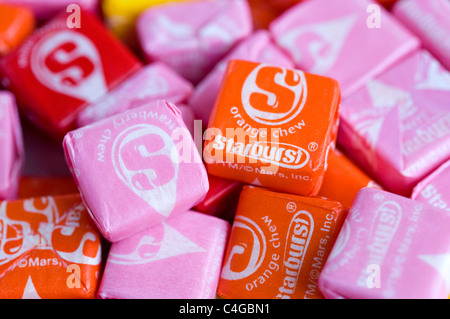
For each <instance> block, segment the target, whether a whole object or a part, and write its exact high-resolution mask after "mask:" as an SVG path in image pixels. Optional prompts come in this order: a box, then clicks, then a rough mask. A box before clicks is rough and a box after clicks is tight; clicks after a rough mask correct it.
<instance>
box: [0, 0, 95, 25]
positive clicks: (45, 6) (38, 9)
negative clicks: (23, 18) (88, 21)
mask: <svg viewBox="0 0 450 319" xmlns="http://www.w3.org/2000/svg"><path fill="white" fill-rule="evenodd" d="M0 3H5V4H11V5H20V6H23V7H27V8H29V9H30V10H31V11H32V12H33V14H34V15H35V17H36V18H37V19H39V20H40V21H44V20H47V19H50V18H52V17H53V16H55V15H57V14H60V13H62V12H66V10H67V8H68V7H69V6H70V5H74V4H75V5H78V6H80V8H82V9H83V10H86V11H89V12H91V13H93V14H96V13H97V11H98V5H99V0H0ZM69 9H70V7H69ZM69 12H73V10H72V11H70V10H69Z"/></svg>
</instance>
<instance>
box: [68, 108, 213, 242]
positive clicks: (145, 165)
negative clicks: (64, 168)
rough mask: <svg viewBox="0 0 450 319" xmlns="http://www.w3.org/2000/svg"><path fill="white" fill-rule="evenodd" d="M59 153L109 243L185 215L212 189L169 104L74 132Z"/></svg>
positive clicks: (182, 124)
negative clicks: (61, 154) (61, 152)
mask: <svg viewBox="0 0 450 319" xmlns="http://www.w3.org/2000/svg"><path fill="white" fill-rule="evenodd" d="M64 150H65V153H66V159H67V163H68V165H69V167H70V169H71V172H72V173H73V176H74V178H75V181H76V183H77V185H78V188H79V190H80V192H81V195H82V197H83V199H84V202H85V205H86V207H87V208H88V210H89V212H90V214H91V216H92V218H93V219H94V221H95V223H96V225H97V227H98V228H99V230H100V231H101V233H102V235H103V236H104V237H105V238H106V239H108V240H109V241H111V242H115V241H118V240H121V239H124V238H126V237H129V236H132V235H133V234H136V233H138V232H140V231H143V230H145V229H147V228H149V227H151V226H154V225H156V224H158V223H160V222H162V221H163V220H165V219H167V218H168V217H169V216H170V217H172V216H174V215H176V214H178V213H182V212H185V211H187V210H189V209H190V208H192V207H193V206H195V205H196V204H197V203H198V202H200V201H201V200H203V198H204V197H205V196H206V194H207V192H208V189H209V186H208V177H207V173H206V169H205V166H204V165H203V163H202V162H201V158H200V155H199V154H198V151H197V149H196V148H195V145H194V142H193V140H192V136H191V135H190V133H189V131H188V130H187V128H186V126H185V124H184V122H183V119H182V117H181V114H180V111H179V110H178V109H177V108H176V107H175V106H174V105H173V104H170V103H168V102H166V101H157V102H153V103H149V104H147V105H145V106H142V107H139V108H136V109H133V110H130V111H127V112H125V113H121V114H119V115H116V116H113V117H110V118H107V119H105V120H102V121H99V122H96V123H94V124H92V125H88V126H85V127H83V128H80V129H78V130H75V131H72V132H70V133H68V134H67V135H66V137H65V138H64ZM100 186H101V187H100Z"/></svg>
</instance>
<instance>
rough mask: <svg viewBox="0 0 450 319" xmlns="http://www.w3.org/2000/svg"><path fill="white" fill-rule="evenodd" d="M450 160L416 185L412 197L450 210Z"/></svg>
mask: <svg viewBox="0 0 450 319" xmlns="http://www.w3.org/2000/svg"><path fill="white" fill-rule="evenodd" d="M449 189H450V161H447V162H445V163H444V164H442V165H441V166H440V167H439V168H438V169H437V170H435V171H434V172H433V173H431V174H430V175H429V176H428V177H426V178H425V179H424V180H422V181H421V182H420V183H419V184H417V185H416V186H415V187H414V190H413V193H412V195H411V198H412V199H414V200H416V201H419V202H421V203H426V204H429V205H432V206H434V207H436V208H440V209H445V210H446V211H449V212H450V194H449V191H448V190H449Z"/></svg>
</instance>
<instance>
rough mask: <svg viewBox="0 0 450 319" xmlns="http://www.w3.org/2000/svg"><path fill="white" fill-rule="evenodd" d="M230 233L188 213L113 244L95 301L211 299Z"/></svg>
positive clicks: (221, 225)
mask: <svg viewBox="0 0 450 319" xmlns="http://www.w3.org/2000/svg"><path fill="white" fill-rule="evenodd" d="M229 228H230V226H229V223H228V222H226V221H224V220H222V219H219V218H216V217H212V216H207V215H204V214H201V213H197V212H195V211H187V212H185V213H183V214H180V215H178V216H176V217H174V218H170V219H168V220H167V221H164V222H162V223H160V224H158V225H156V226H154V227H152V228H150V229H148V230H145V231H143V232H141V233H139V234H136V235H133V236H132V237H130V238H127V239H124V240H121V241H119V242H116V243H113V244H112V245H111V249H110V251H109V255H108V259H107V262H106V266H105V271H104V274H103V277H102V282H101V285H100V289H99V293H98V298H102V299H214V298H215V297H216V289H217V284H218V281H219V275H220V267H221V264H222V258H223V255H224V252H225V247H226V243H227V237H228V232H229Z"/></svg>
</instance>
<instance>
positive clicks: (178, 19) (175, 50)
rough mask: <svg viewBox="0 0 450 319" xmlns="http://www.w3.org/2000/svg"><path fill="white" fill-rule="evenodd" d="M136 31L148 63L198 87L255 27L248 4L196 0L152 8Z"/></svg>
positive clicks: (141, 19)
mask: <svg viewBox="0 0 450 319" xmlns="http://www.w3.org/2000/svg"><path fill="white" fill-rule="evenodd" d="M188 12H189V13H195V14H186V13H188ZM136 29H137V32H138V36H139V42H140V46H141V47H142V50H143V52H144V54H145V56H146V57H147V60H148V61H160V62H164V63H166V64H167V65H169V66H170V67H172V68H173V69H174V70H175V71H176V72H178V73H179V74H180V75H182V76H183V77H184V78H186V79H187V80H189V81H191V82H192V83H194V84H197V83H198V82H200V80H202V79H203V77H205V75H206V74H208V72H210V71H211V70H212V68H213V67H214V66H215V65H216V64H217V62H219V60H220V59H222V58H223V57H224V56H225V54H227V53H228V51H230V50H231V49H232V48H233V46H234V45H235V44H236V43H238V42H239V41H240V40H242V39H243V38H245V37H246V36H248V35H249V34H250V33H251V32H252V30H253V26H252V19H251V14H250V9H249V7H248V4H247V1H242V0H228V1H210V0H197V1H187V2H180V3H175V4H173V3H168V4H166V5H160V6H153V7H150V8H149V9H147V10H146V11H144V12H143V13H142V14H141V15H140V16H139V20H138V22H137V24H136Z"/></svg>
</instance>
